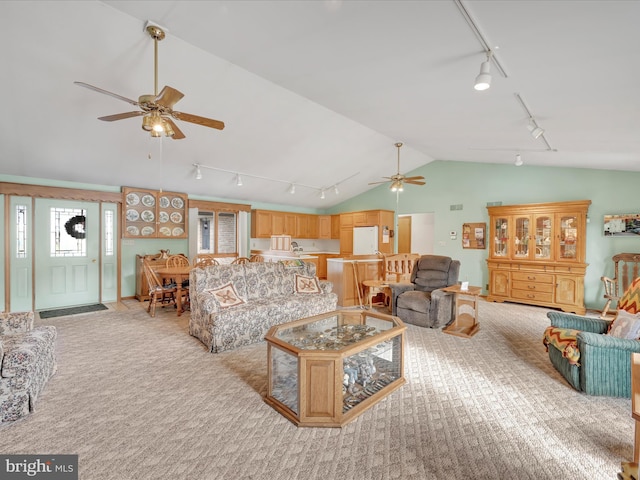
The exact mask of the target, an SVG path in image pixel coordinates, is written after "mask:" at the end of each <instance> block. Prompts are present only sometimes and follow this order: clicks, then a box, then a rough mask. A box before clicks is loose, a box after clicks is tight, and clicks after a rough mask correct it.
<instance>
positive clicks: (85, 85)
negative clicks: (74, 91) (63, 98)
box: [73, 82, 139, 107]
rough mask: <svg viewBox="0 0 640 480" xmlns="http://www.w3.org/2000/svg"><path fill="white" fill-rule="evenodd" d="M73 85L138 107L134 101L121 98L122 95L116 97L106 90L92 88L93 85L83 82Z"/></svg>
mask: <svg viewBox="0 0 640 480" xmlns="http://www.w3.org/2000/svg"><path fill="white" fill-rule="evenodd" d="M73 83H75V84H76V85H79V86H81V87H84V88H88V89H89V90H93V91H94V92H98V93H102V94H104V95H109V96H110V97H113V98H117V99H118V100H122V101H123V102H127V103H130V104H131V105H135V106H136V107H137V106H139V104H138V102H136V101H135V100H131V99H130V98H127V97H123V96H122V95H118V94H117V93H113V92H109V91H108V90H104V89H102V88H99V87H94V86H93V85H89V84H88V83H84V82H73Z"/></svg>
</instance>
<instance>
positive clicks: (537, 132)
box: [527, 122, 544, 139]
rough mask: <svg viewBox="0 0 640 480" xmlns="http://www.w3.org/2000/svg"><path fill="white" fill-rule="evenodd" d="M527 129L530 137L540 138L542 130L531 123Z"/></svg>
mask: <svg viewBox="0 0 640 480" xmlns="http://www.w3.org/2000/svg"><path fill="white" fill-rule="evenodd" d="M527 128H528V129H529V133H530V134H531V136H532V137H533V138H535V139H538V138H540V136H541V135H542V134H543V133H544V129H542V128H540V127H539V126H538V125H536V124H535V123H533V122H531V123H530V124H529V126H528V127H527Z"/></svg>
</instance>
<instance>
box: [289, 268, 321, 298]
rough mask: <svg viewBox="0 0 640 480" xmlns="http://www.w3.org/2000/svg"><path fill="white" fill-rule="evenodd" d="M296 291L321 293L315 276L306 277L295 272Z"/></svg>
mask: <svg viewBox="0 0 640 480" xmlns="http://www.w3.org/2000/svg"><path fill="white" fill-rule="evenodd" d="M295 290H296V293H321V292H322V290H321V289H320V284H319V283H318V279H317V277H307V276H306V275H300V274H299V273H296V283H295Z"/></svg>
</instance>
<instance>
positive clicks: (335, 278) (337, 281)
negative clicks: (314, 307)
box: [327, 259, 382, 307]
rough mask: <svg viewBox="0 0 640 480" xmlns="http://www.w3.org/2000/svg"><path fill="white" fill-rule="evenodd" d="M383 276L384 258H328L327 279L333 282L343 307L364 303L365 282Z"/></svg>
mask: <svg viewBox="0 0 640 480" xmlns="http://www.w3.org/2000/svg"><path fill="white" fill-rule="evenodd" d="M381 278H382V260H379V259H372V260H342V259H329V260H327V280H329V281H330V282H332V283H333V291H334V292H335V293H336V294H337V295H338V305H339V306H341V307H353V306H354V305H360V304H361V303H362V304H364V303H365V300H364V297H363V295H364V287H363V282H364V281H366V280H380V279H381Z"/></svg>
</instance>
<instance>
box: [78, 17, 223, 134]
mask: <svg viewBox="0 0 640 480" xmlns="http://www.w3.org/2000/svg"><path fill="white" fill-rule="evenodd" d="M146 31H147V33H148V34H149V35H150V36H151V38H153V43H154V67H155V71H154V94H153V95H141V96H140V97H139V98H138V101H135V100H131V99H130V98H126V97H123V96H121V95H118V94H116V93H111V92H108V91H107V90H103V89H102V88H98V87H94V86H93V85H89V84H88V83H84V82H73V83H75V84H76V85H79V86H81V87H85V88H88V89H90V90H94V91H96V92H98V93H103V94H105V95H110V96H112V97H114V98H117V99H119V100H123V101H125V102H127V103H130V104H131V105H135V106H136V107H140V110H136V111H133V112H126V113H118V114H115V115H108V116H106V117H99V118H98V120H104V121H105V122H113V121H115V120H123V119H125V118H131V117H142V129H143V130H145V131H147V132H150V133H151V136H152V137H161V136H163V135H164V136H166V137H171V138H173V139H174V140H179V139H182V138H185V135H184V133H182V131H181V130H180V129H179V128H178V126H177V125H176V124H175V122H174V121H173V120H174V119H175V120H183V121H185V122H190V123H197V124H198V125H202V126H204V127H210V128H216V129H218V130H222V129H223V128H224V123H223V122H221V121H219V120H213V119H211V118H205V117H199V116H198V115H192V114H190V113H182V112H176V111H175V110H173V106H174V105H175V104H176V103H178V101H179V100H180V99H181V98H182V97H184V94H183V93H182V92H180V91H178V90H176V89H175V88H173V87H169V86H165V87H164V88H163V89H162V90H161V91H160V93H158V42H159V41H160V40H162V39H163V38H164V37H165V34H164V31H163V30H162V29H161V28H160V27H158V26H157V25H152V24H150V23H149V22H147V26H146Z"/></svg>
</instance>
